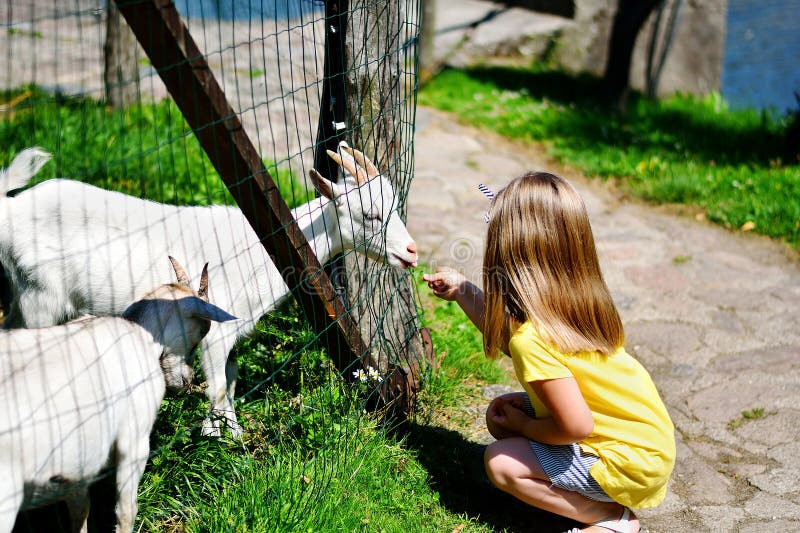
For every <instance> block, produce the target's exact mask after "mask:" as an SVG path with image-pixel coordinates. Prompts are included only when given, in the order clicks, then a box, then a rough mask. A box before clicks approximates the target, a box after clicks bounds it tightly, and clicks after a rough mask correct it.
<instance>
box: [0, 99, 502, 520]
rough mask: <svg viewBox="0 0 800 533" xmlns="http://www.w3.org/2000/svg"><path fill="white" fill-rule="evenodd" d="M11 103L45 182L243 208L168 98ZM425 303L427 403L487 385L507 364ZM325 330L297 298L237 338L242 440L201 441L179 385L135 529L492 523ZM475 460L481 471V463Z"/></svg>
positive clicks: (196, 416)
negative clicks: (328, 349) (373, 404)
mask: <svg viewBox="0 0 800 533" xmlns="http://www.w3.org/2000/svg"><path fill="white" fill-rule="evenodd" d="M10 101H14V102H15V105H14V106H12V109H11V110H10V111H9V112H7V113H6V115H5V116H4V117H3V121H2V122H0V166H5V165H7V164H8V162H9V161H10V159H11V158H12V157H13V156H14V155H15V154H17V153H18V152H19V151H20V150H22V149H24V148H26V147H29V146H33V145H39V146H42V147H43V148H45V149H47V150H48V151H50V152H52V153H53V154H54V160H53V161H51V162H49V163H48V164H47V165H46V166H45V167H44V168H43V170H42V171H41V173H40V174H39V175H38V176H37V177H36V179H35V181H41V180H45V179H50V178H53V177H70V178H73V179H79V180H83V181H87V182H90V183H93V184H96V185H99V186H101V187H104V188H109V189H116V190H120V191H122V192H126V193H129V194H133V195H136V196H143V197H146V198H150V199H153V200H158V201H165V202H170V203H177V204H209V203H232V199H231V197H230V196H229V195H228V193H227V191H226V189H225V187H224V185H223V183H222V181H221V180H220V178H219V176H218V175H217V174H216V172H215V170H214V169H213V167H212V166H211V164H210V163H209V161H208V159H207V158H206V156H205V155H204V153H203V151H202V150H201V149H200V146H199V144H198V142H197V140H196V139H195V138H194V136H193V134H192V133H191V131H190V130H189V129H188V128H187V126H186V124H185V122H184V121H183V119H182V117H181V116H180V114H179V113H178V111H177V109H176V108H175V106H174V105H173V104H171V103H169V102H160V103H153V104H141V105H137V106H134V107H131V108H128V109H126V110H122V111H120V110H111V109H108V108H106V107H105V106H104V105H103V104H102V103H101V102H96V101H92V100H86V99H68V98H61V97H58V96H53V95H49V94H46V93H45V92H43V91H41V90H39V89H37V88H35V87H28V88H23V89H20V90H16V91H11V92H6V93H2V94H0V102H10ZM267 166H268V169H269V170H270V173H271V174H272V175H273V177H275V176H277V180H278V183H279V188H280V190H281V193H282V195H283V197H284V198H285V199H286V200H287V203H289V204H290V205H295V204H297V203H299V202H301V201H305V200H306V199H307V198H308V197H309V195H310V193H309V191H306V190H305V189H304V188H303V187H301V186H300V185H298V184H297V183H296V181H295V180H294V176H293V174H292V172H291V169H289V168H285V167H283V166H281V167H278V166H276V165H273V164H268V165H267ZM425 312H426V313H430V318H429V319H426V321H425V322H426V324H428V325H429V326H430V327H432V329H433V334H434V340H435V342H436V347H437V349H438V350H439V351H440V352H445V356H444V358H443V361H442V367H441V368H440V369H439V370H438V371H436V372H435V373H432V374H431V376H430V383H429V386H427V387H426V388H425V393H424V395H423V396H424V398H423V400H422V401H424V402H427V406H428V407H424V406H423V408H422V410H423V411H425V410H428V411H429V410H430V409H433V408H440V407H447V406H452V405H454V404H455V403H456V402H457V400H458V399H459V398H461V399H466V398H467V397H468V396H469V395H470V394H479V393H478V392H476V390H477V389H476V386H477V385H476V384H477V382H478V381H479V380H484V379H495V378H498V377H499V376H500V374H499V373H498V372H497V370H496V369H493V365H494V364H495V363H490V362H487V361H485V358H483V355H482V353H481V348H480V340H479V337H478V336H477V334H476V332H475V330H474V328H472V326H471V325H468V323H467V322H466V318H465V317H464V316H463V314H462V313H461V312H460V310H458V309H457V308H455V307H454V305H453V304H446V303H444V302H438V301H427V303H426V304H425ZM314 337H315V333H314V332H313V331H312V330H310V329H309V326H308V324H307V323H306V322H305V320H304V319H303V318H302V313H301V312H300V310H299V309H298V307H297V305H296V304H295V303H293V302H289V303H287V304H285V305H284V306H282V307H280V308H279V309H276V310H275V311H274V312H272V313H270V315H269V316H268V317H265V318H264V319H263V320H262V321H261V322H259V324H258V325H257V328H256V331H255V332H254V334H253V335H252V336H251V337H250V338H248V339H245V340H242V341H240V342H239V343H238V344H237V345H236V347H235V348H234V351H233V356H235V357H236V358H237V359H238V362H239V369H240V374H239V379H238V382H237V402H236V410H237V413H238V416H239V420H240V422H241V424H242V426H243V427H244V430H245V436H244V438H243V439H242V440H231V439H229V438H226V437H223V438H221V439H212V438H206V437H203V436H201V435H200V430H199V427H198V424H199V423H200V422H201V421H202V420H203V419H204V417H205V415H206V411H207V408H208V405H207V400H206V398H205V395H204V394H202V393H200V392H199V391H193V392H190V393H182V394H178V395H168V397H167V398H166V399H165V401H164V402H163V403H162V406H161V409H160V412H159V416H158V419H157V421H156V425H155V427H154V429H153V432H152V434H151V450H152V452H151V458H150V461H149V463H148V465H147V469H146V470H145V473H144V476H143V478H142V481H141V484H140V486H139V505H140V507H139V513H138V518H137V526H136V528H137V531H153V532H164V531H174V532H177V531H187V532H222V531H224V532H228V531H232V532H261V531H263V532H272V531H303V532H305V531H315V532H316V531H363V532H373V531H386V532H407V531H415V532H416V531H420V532H426V531H430V532H439V531H453V530H455V529H458V528H462V530H463V531H464V532H489V531H492V529H491V528H490V527H489V526H487V525H485V524H482V523H479V522H477V521H476V518H474V516H475V515H474V514H472V515H470V514H468V511H469V510H468V509H464V510H463V511H460V510H459V511H454V510H453V509H452V508H450V507H448V506H447V505H444V504H443V503H442V501H441V495H440V493H439V489H440V486H439V485H437V484H436V483H435V481H434V479H433V477H432V474H431V472H432V469H434V470H435V469H436V468H438V467H439V465H441V461H438V460H432V459H431V457H433V456H434V455H433V454H432V453H427V454H426V453H425V452H423V451H420V450H421V448H420V447H418V446H413V445H409V443H408V440H407V434H405V433H400V432H398V431H397V428H396V427H394V421H391V420H386V419H384V418H382V417H381V414H380V413H374V412H367V411H366V410H365V405H366V404H367V402H368V400H369V399H370V397H371V395H373V394H375V384H374V383H370V382H365V383H360V382H355V383H350V382H347V381H345V380H343V379H342V377H341V374H340V373H339V372H337V371H336V370H335V369H334V368H333V366H332V364H331V362H330V359H329V357H328V356H327V354H326V353H325V352H324V351H323V350H322V349H320V348H319V347H318V346H317V345H316V344H315V342H314ZM198 366H199V363H198ZM197 370H198V376H199V377H200V378H201V379H202V372H200V369H199V368H198V369H197ZM421 421H422V422H424V420H421ZM455 466H456V467H458V465H455ZM474 466H475V467H477V468H479V469H480V468H481V466H480V460H479V459H477V460H476V461H475V464H474ZM450 475H453V474H450ZM112 490H113V489H112Z"/></svg>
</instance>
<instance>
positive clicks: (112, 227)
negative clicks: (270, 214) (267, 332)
mask: <svg viewBox="0 0 800 533" xmlns="http://www.w3.org/2000/svg"><path fill="white" fill-rule="evenodd" d="M328 154H329V155H330V157H331V158H333V159H334V160H335V161H336V162H337V163H338V164H339V165H340V166H341V167H342V168H343V170H344V176H345V179H344V182H343V183H335V182H332V181H330V180H328V179H326V178H324V177H322V176H320V175H319V173H318V172H317V171H316V170H314V169H312V170H311V171H310V173H309V175H310V177H311V180H312V182H313V184H314V186H315V187H316V188H317V190H318V191H319V192H320V194H321V195H322V196H321V197H320V198H317V199H314V200H312V201H310V202H308V203H307V204H304V205H302V206H300V207H297V208H295V209H294V210H292V214H293V215H294V217H295V219H296V220H297V222H298V224H299V226H300V228H301V230H302V231H303V234H304V235H305V237H306V239H307V240H308V241H309V243H310V245H311V248H312V250H313V252H314V253H315V254H316V256H317V258H318V259H319V261H320V263H325V262H326V261H327V260H328V259H329V258H330V257H331V256H333V255H334V254H337V253H339V252H341V251H345V250H352V249H356V250H358V251H359V252H361V253H364V254H366V255H367V256H368V257H370V258H372V259H376V260H380V261H386V262H388V263H389V264H390V265H392V266H395V267H397V268H407V267H409V266H416V261H417V250H416V244H415V243H414V241H413V239H412V238H411V236H410V235H409V234H408V230H407V229H406V227H405V224H404V223H403V221H402V220H401V218H400V216H399V214H398V213H397V210H396V205H397V202H396V197H395V193H394V190H393V188H392V185H391V183H390V182H389V180H387V179H386V178H385V177H383V176H381V175H380V172H379V171H378V169H377V168H376V167H375V165H374V164H372V162H370V161H369V160H368V159H367V158H366V157H365V156H364V155H363V154H362V153H361V152H359V151H358V150H353V149H352V148H350V147H348V146H347V144H346V143H344V142H343V143H341V144H340V147H339V153H334V152H332V151H328ZM48 158H49V154H47V153H46V152H44V151H43V150H41V149H39V148H29V149H27V150H25V151H23V152H21V153H20V154H19V155H17V156H16V158H15V159H14V160H13V162H12V163H11V165H10V166H9V168H8V169H7V170H6V171H5V173H3V174H0V262H2V264H3V266H4V267H5V269H6V273H7V276H8V279H9V281H10V285H11V289H12V292H13V294H14V297H13V301H12V302H11V305H10V308H9V313H8V318H7V319H6V320H7V322H6V324H7V325H6V327H36V326H46V325H52V324H55V323H59V322H63V321H65V320H68V319H70V318H73V317H76V316H80V315H81V314H83V313H91V314H94V315H106V314H115V313H119V312H120V311H121V310H122V309H124V308H125V306H127V305H128V304H129V303H130V302H131V301H132V300H133V299H134V298H135V297H136V296H137V295H138V294H141V292H142V290H143V289H145V288H147V287H152V286H154V285H155V283H154V281H155V280H157V279H163V276H164V270H163V268H162V267H161V264H160V261H159V260H160V258H162V257H164V256H165V255H167V254H173V255H180V256H181V257H186V258H188V259H189V260H191V261H192V262H195V263H200V261H201V259H202V260H203V261H208V262H209V263H210V264H211V265H212V267H211V271H210V273H209V274H210V275H211V277H212V278H213V279H215V280H218V281H216V282H215V284H216V287H217V293H216V294H214V295H212V296H213V300H214V301H215V302H217V303H219V305H220V306H221V307H223V308H225V309H228V310H229V311H230V312H232V313H233V314H235V315H236V316H238V317H239V318H240V319H241V320H239V321H236V322H228V323H224V324H215V325H213V326H212V328H211V331H210V332H209V333H208V335H207V336H206V338H205V339H204V340H203V342H202V344H201V353H200V360H201V366H202V369H203V373H204V375H205V378H206V381H207V389H206V394H207V395H208V398H209V400H210V404H211V405H210V412H209V416H208V418H207V419H206V420H205V421H204V424H203V433H204V434H206V435H219V434H220V424H221V423H224V424H225V425H227V427H228V429H229V430H230V432H231V434H232V435H234V436H238V435H240V434H241V428H240V426H239V424H238V422H237V420H236V414H235V412H234V407H233V399H234V389H235V386H236V376H237V367H236V361H235V360H233V359H231V360H228V353H229V352H230V350H231V349H232V348H233V345H234V343H235V342H236V340H237V339H238V338H240V337H241V336H244V335H247V334H250V333H251V332H252V331H253V329H254V326H255V323H256V321H257V320H258V319H259V318H261V317H262V316H263V315H264V314H265V313H267V312H268V311H269V310H271V309H273V308H274V307H275V306H276V304H277V303H278V302H279V301H280V300H281V299H282V298H283V297H284V296H286V295H287V294H288V292H289V289H288V287H287V286H286V284H285V283H284V281H283V278H282V277H281V274H280V272H278V269H277V268H276V267H275V265H274V264H273V262H272V260H271V259H270V257H269V255H268V254H267V253H266V251H265V250H264V247H263V246H262V244H261V243H260V242H259V240H258V237H257V236H256V234H255V232H254V231H253V229H252V228H251V226H250V224H249V222H248V221H247V219H246V218H245V217H244V215H243V214H242V212H241V211H240V209H239V208H238V207H227V206H208V207H185V206H184V207H176V206H172V205H165V204H160V203H155V202H151V201H147V200H142V199H139V198H135V197H132V196H128V195H125V194H122V193H118V192H111V191H106V190H103V189H99V188H97V187H93V186H91V185H87V184H84V183H81V182H78V181H73V180H64V179H54V180H49V181H45V182H43V183H41V184H38V185H36V186H34V187H32V188H30V189H28V190H25V191H23V192H21V193H20V194H18V195H16V196H14V197H7V198H4V196H6V193H7V192H8V191H10V190H12V189H16V188H20V187H23V186H24V185H25V184H26V183H27V182H28V180H29V179H30V178H31V176H33V175H34V174H35V173H36V172H37V171H38V170H39V168H41V166H42V165H43V164H44V163H45V162H46V161H47V159H48Z"/></svg>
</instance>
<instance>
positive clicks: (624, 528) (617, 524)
mask: <svg viewBox="0 0 800 533" xmlns="http://www.w3.org/2000/svg"><path fill="white" fill-rule="evenodd" d="M630 517H631V510H630V509H628V508H627V507H624V508H623V509H622V516H620V517H619V519H617V520H603V521H601V522H595V523H594V524H589V525H590V526H597V527H604V528H606V529H609V530H611V531H616V533H631V524H630ZM566 533H581V530H580V529H578V528H577V527H574V528H572V529H570V530H569V531H567V532H566Z"/></svg>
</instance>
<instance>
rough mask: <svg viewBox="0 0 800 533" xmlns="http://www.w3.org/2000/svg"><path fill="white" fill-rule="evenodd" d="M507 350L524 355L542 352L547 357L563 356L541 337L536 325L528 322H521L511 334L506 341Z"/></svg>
mask: <svg viewBox="0 0 800 533" xmlns="http://www.w3.org/2000/svg"><path fill="white" fill-rule="evenodd" d="M508 348H509V350H510V351H511V352H512V354H513V352H514V351H516V352H517V353H525V352H530V351H535V352H540V353H541V352H544V353H547V354H549V355H563V354H561V353H560V352H559V351H558V350H557V349H556V347H555V346H553V345H552V344H550V343H549V342H548V341H547V340H545V338H544V337H542V335H541V333H539V330H538V329H537V328H536V325H535V324H534V323H533V322H531V321H530V320H528V321H526V322H523V323H522V324H520V325H519V327H518V328H517V329H516V330H515V331H514V332H513V333H512V334H511V338H510V339H509V341H508Z"/></svg>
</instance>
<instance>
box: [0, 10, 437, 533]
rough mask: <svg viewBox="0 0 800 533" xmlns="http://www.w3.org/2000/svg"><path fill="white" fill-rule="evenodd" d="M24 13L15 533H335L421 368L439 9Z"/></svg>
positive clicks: (17, 50) (11, 41)
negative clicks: (419, 274) (349, 494)
mask: <svg viewBox="0 0 800 533" xmlns="http://www.w3.org/2000/svg"><path fill="white" fill-rule="evenodd" d="M3 10H4V11H5V12H4V13H3V15H2V18H0V73H2V74H0V115H2V123H1V124H0V166H1V167H2V168H5V169H6V170H5V171H3V173H2V174H0V182H1V183H0V185H1V186H2V187H4V189H3V191H2V192H3V193H4V194H3V197H2V198H0V217H2V218H3V220H2V222H0V226H2V228H3V229H2V230H0V263H1V264H2V269H3V274H4V276H3V286H2V291H0V297H2V303H3V312H4V321H5V323H4V327H5V328H7V329H9V331H5V332H2V336H0V352H2V353H0V357H2V358H3V360H2V361H0V368H2V369H3V370H2V375H3V381H2V383H1V384H0V398H2V399H3V401H4V402H5V405H7V406H10V410H11V411H10V412H12V413H13V416H10V417H8V418H7V420H6V422H5V423H3V424H0V447H3V448H4V449H6V450H10V451H9V452H8V457H7V459H6V460H5V461H6V463H7V464H6V470H4V471H2V472H0V477H2V478H3V479H6V480H7V482H0V487H2V490H0V530H6V529H8V530H10V529H11V527H12V526H13V524H14V523H15V522H16V526H15V530H20V531H37V530H42V531H44V530H47V531H51V530H54V528H56V527H61V528H63V529H65V530H67V529H71V527H72V525H74V524H71V523H70V520H72V521H75V520H76V519H77V520H79V521H80V519H81V518H82V517H84V515H85V512H86V510H85V508H84V507H83V505H84V502H83V500H82V495H83V493H84V490H85V489H86V488H87V487H89V485H90V484H91V483H93V485H91V490H92V491H94V494H93V507H92V512H91V514H90V517H89V524H90V526H91V527H92V528H95V527H96V528H100V529H102V527H103V524H106V525H107V523H109V522H111V523H113V521H114V520H115V518H114V506H115V500H116V503H117V516H116V520H117V521H119V523H121V524H123V529H124V528H125V527H127V524H128V523H129V522H128V521H132V520H133V519H134V518H133V517H136V527H137V528H138V529H139V530H145V531H147V530H154V531H164V530H175V531H177V530H190V531H191V530H195V531H197V530H202V531H233V530H237V529H240V528H241V529H243V530H245V529H246V530H265V531H267V530H269V531H271V530H295V529H309V528H310V529H314V530H317V529H324V524H320V523H318V522H315V521H314V520H315V518H314V516H315V515H318V514H319V513H314V512H311V510H312V509H315V508H316V506H317V505H318V504H319V502H320V500H321V499H322V495H324V494H325V493H326V492H328V491H331V490H336V486H338V485H341V483H342V482H343V481H342V480H343V479H346V478H347V476H348V475H349V474H348V472H349V473H351V474H352V470H353V469H354V468H356V466H355V465H356V464H357V462H358V460H359V453H361V451H363V449H364V446H365V443H367V442H368V441H370V440H371V439H374V438H375V435H376V432H379V431H381V430H382V428H383V427H384V424H385V423H386V420H387V419H386V418H385V417H383V416H381V415H383V414H385V413H386V411H387V410H388V409H391V408H392V407H394V406H396V405H398V404H399V405H400V407H401V408H402V409H401V410H402V411H404V412H405V413H409V412H413V393H414V391H415V386H416V379H417V378H418V376H419V374H420V372H422V371H423V369H422V368H420V364H421V363H423V362H424V361H425V355H426V354H425V344H424V342H423V339H422V336H421V335H420V331H419V329H418V321H417V308H416V304H415V299H414V291H413V286H412V283H411V280H410V277H409V275H408V271H407V268H408V267H409V266H411V265H413V264H415V262H416V245H415V244H414V241H413V238H412V236H411V235H409V233H408V230H407V229H406V227H405V224H404V219H405V217H404V213H405V207H406V205H405V203H406V197H407V192H408V188H409V186H410V180H411V177H412V174H413V131H414V109H415V89H416V65H417V58H416V46H415V45H416V37H417V34H418V5H417V2H414V1H411V2H399V1H390V0H381V1H374V2H356V1H352V0H351V1H350V2H346V1H345V2H341V1H339V2H332V1H329V2H321V1H311V0H279V1H269V2H267V1H264V0H249V1H245V0H234V1H231V2H221V1H217V0H200V1H190V0H182V1H178V2H175V3H174V4H173V3H172V2H168V1H162V0H134V1H118V2H108V3H107V2H105V1H89V0H70V1H67V2H56V1H52V0H11V1H10V2H7V3H6V6H5V7H4V8H3ZM176 10H177V11H176ZM178 14H179V15H180V18H178V16H177V15H178ZM173 16H174V18H170V17H173ZM172 44H175V45H176V46H175V47H174V48H171V46H172ZM195 45H196V46H195ZM215 91H217V92H215ZM343 141H345V142H346V143H347V144H344V145H343V144H341V143H342V142H343ZM348 145H349V146H352V147H353V148H355V150H352V149H350V148H349V146H348ZM32 147H39V148H37V149H33V150H31V149H30V148H32ZM317 171H318V172H317ZM289 209H291V211H290V210H289ZM206 263H207V264H208V266H207V270H206V269H205V268H204V265H205V264H206ZM321 265H322V266H321ZM323 266H324V268H323ZM201 271H203V272H202V273H201ZM329 280H332V281H333V283H332V284H331V283H330V281H329ZM165 284H166V285H165ZM153 290H155V291H156V292H154V293H150V291H153ZM134 302H136V303H134ZM228 314H230V316H229V315H228ZM87 315H90V316H87ZM94 316H97V317H101V318H93V317H94ZM119 316H123V317H124V318H122V319H120V318H109V317H119ZM233 317H235V318H236V319H233ZM65 323H66V324H65ZM209 323H210V327H209V326H208V324H209ZM131 328H132V329H131ZM142 338H144V340H142ZM132 339H134V340H135V342H134V341H133V340H132ZM337 341H338V342H337ZM156 352H157V353H156ZM154 353H155V355H153V354H154ZM120 361H125V364H123V363H121V362H120ZM129 368H130V369H132V370H130V371H128V370H124V369H129ZM154 369H155V370H154ZM154 374H155V375H157V377H158V379H154V377H153V376H154ZM164 383H166V385H167V388H168V389H176V392H167V393H166V396H165V398H164V400H163V401H161V396H162V395H163V394H164V391H163V390H162V389H163V384H164ZM375 408H378V409H377V411H376V409H375ZM156 411H157V413H156ZM156 415H157V416H156ZM32 421H35V422H36V423H35V424H31V422H32ZM36 428H38V429H36ZM151 430H152V431H151ZM145 442H146V443H147V445H144V444H143V443H145ZM90 459H91V460H90ZM142 469H144V470H143V472H142ZM140 475H141V481H138V479H139V476H140ZM137 481H138V487H137ZM114 483H116V489H113V488H109V487H113V486H114V485H113V484H114ZM98 487H100V489H98ZM103 487H104V488H103ZM131 487H133V493H134V499H133V502H134V503H131V502H130V488H131ZM123 489H125V490H123ZM126 491H127V492H126ZM137 493H138V506H139V508H138V511H139V512H138V516H137V513H136V505H135V502H136V501H137V500H136V497H135V495H136V494H137ZM104 498H105V500H106V501H105V503H101V504H100V505H97V504H96V503H95V500H98V499H99V501H101V502H103V499H104ZM125 498H128V500H127V501H128V503H127V504H125V501H126V500H125ZM57 500H66V502H67V505H66V509H67V510H66V511H65V506H64V505H63V504H59V505H61V507H60V508H55V507H52V506H51V507H49V508H45V510H44V511H35V512H32V511H27V509H29V508H33V507H36V506H39V505H43V504H49V503H52V502H53V501H57ZM109 500H110V501H109ZM242 502H249V503H244V504H243V503H242ZM226 504H227V505H226ZM23 509H26V511H25V512H24V513H22V514H20V515H19V516H17V514H18V512H19V511H21V510H23ZM316 510H317V511H318V509H316ZM320 516H324V513H323V514H322V515H320ZM76 517H77V518H76ZM130 525H131V527H132V526H133V522H130Z"/></svg>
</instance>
